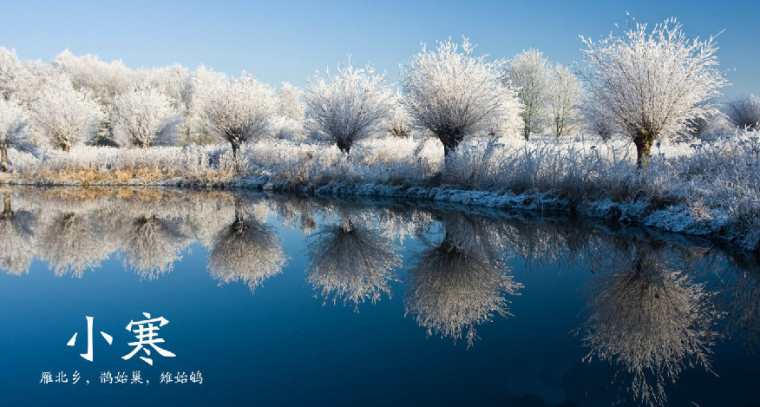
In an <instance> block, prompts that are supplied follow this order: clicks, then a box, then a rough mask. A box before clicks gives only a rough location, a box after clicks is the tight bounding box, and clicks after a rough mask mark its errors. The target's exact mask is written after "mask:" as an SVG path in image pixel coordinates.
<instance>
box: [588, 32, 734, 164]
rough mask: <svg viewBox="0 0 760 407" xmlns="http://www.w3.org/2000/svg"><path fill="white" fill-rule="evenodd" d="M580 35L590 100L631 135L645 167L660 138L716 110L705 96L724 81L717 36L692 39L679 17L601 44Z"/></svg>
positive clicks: (604, 114)
mask: <svg viewBox="0 0 760 407" xmlns="http://www.w3.org/2000/svg"><path fill="white" fill-rule="evenodd" d="M581 38H582V39H583V42H584V43H585V44H586V46H587V47H588V49H586V50H585V51H584V53H583V54H584V59H585V60H586V62H588V64H589V67H590V68H591V69H592V70H591V71H590V72H587V73H586V74H585V79H586V81H587V82H588V86H589V91H590V99H589V101H588V103H592V104H594V105H595V106H594V108H593V109H595V110H597V111H598V112H600V113H601V116H602V117H605V118H607V119H609V120H612V123H613V124H614V126H615V127H617V128H619V129H620V131H623V132H625V133H627V134H628V135H629V136H630V137H631V139H632V140H633V142H634V144H635V145H636V151H637V155H638V159H639V165H640V166H642V167H645V166H646V164H647V162H648V157H649V153H650V151H651V148H652V145H653V144H654V142H655V140H656V139H657V138H659V137H671V136H674V135H676V134H680V133H683V132H685V131H686V130H687V128H688V123H687V120H689V119H695V118H700V117H705V115H706V114H708V113H711V112H713V111H714V110H715V109H714V107H713V106H712V105H711V104H709V103H707V101H708V100H709V99H710V98H712V97H714V96H717V95H718V94H719V92H718V89H719V88H721V87H723V86H724V85H725V84H726V81H725V80H724V79H723V78H722V76H721V73H720V71H719V70H718V69H717V65H718V60H717V56H716V54H715V52H716V51H717V49H718V48H717V46H716V45H715V43H714V41H713V38H710V39H709V40H707V41H699V40H693V41H690V40H688V39H687V38H686V35H685V34H684V33H683V31H682V26H681V24H679V23H677V22H676V21H675V19H669V20H666V21H665V22H664V23H663V24H659V25H657V26H656V27H655V28H654V30H652V31H651V32H647V26H646V25H642V24H637V25H636V26H635V27H633V28H630V29H629V30H627V31H626V32H625V33H624V35H623V37H617V36H615V35H613V34H610V36H609V37H607V38H605V39H603V40H601V41H600V42H598V43H595V42H593V41H592V40H591V39H589V38H585V37H581Z"/></svg>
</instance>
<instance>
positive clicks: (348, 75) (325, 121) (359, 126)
mask: <svg viewBox="0 0 760 407" xmlns="http://www.w3.org/2000/svg"><path fill="white" fill-rule="evenodd" d="M384 83H385V74H375V71H374V68H373V67H371V66H367V67H366V68H365V69H357V68H356V67H354V66H353V65H351V61H350V60H349V62H348V64H347V65H346V66H338V73H337V74H336V75H330V74H329V72H326V73H325V76H320V75H319V73H317V74H316V75H315V76H314V77H313V78H309V85H308V87H307V89H306V93H305V94H304V101H305V103H306V107H307V111H306V129H307V132H308V133H309V134H310V136H311V137H313V138H315V139H317V140H320V141H325V142H329V143H334V144H335V145H337V146H338V148H339V149H340V151H342V152H344V153H346V154H348V153H349V152H350V150H351V147H352V146H353V145H354V143H356V142H357V141H359V140H362V139H365V138H368V137H371V136H374V135H376V134H378V133H380V132H381V129H382V125H383V122H384V121H385V119H387V117H388V115H389V112H390V109H391V100H392V98H393V94H392V93H391V92H390V91H389V90H388V89H387V88H386V87H385V85H384Z"/></svg>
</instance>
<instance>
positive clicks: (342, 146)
mask: <svg viewBox="0 0 760 407" xmlns="http://www.w3.org/2000/svg"><path fill="white" fill-rule="evenodd" d="M335 144H337V145H338V149H339V150H340V151H341V152H343V153H345V154H346V155H348V154H349V152H350V151H351V143H349V142H348V141H346V140H338V141H337V142H336V143H335Z"/></svg>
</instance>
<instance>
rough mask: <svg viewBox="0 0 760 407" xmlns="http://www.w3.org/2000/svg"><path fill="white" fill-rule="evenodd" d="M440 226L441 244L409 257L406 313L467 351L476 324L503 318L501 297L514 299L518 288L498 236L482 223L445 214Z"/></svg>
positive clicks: (505, 301)
mask: <svg viewBox="0 0 760 407" xmlns="http://www.w3.org/2000/svg"><path fill="white" fill-rule="evenodd" d="M442 225H443V228H444V230H445V233H444V234H445V236H444V238H443V240H441V242H440V243H437V244H428V247H427V248H426V249H425V250H423V251H421V252H420V253H418V254H417V255H416V256H415V258H414V266H413V267H412V269H411V270H410V271H409V277H408V283H409V288H408V292H407V297H406V310H407V313H409V314H412V315H414V317H415V319H416V320H417V323H419V324H420V326H422V327H424V328H426V329H427V331H428V334H429V335H433V334H436V335H441V336H445V337H450V338H453V339H454V340H457V339H460V338H462V337H464V338H466V341H467V344H468V346H471V345H472V343H473V340H474V339H475V338H476V332H475V327H476V326H477V325H480V324H483V323H486V322H488V321H490V320H491V319H492V318H493V316H494V314H498V315H501V316H503V317H505V316H507V315H509V312H508V305H509V300H508V299H507V295H517V294H518V291H519V289H520V288H522V284H520V283H517V282H515V281H514V280H513V277H512V275H511V274H510V269H509V267H508V266H507V265H506V262H505V261H504V259H503V254H502V252H501V250H500V249H499V247H498V244H497V242H499V236H498V233H497V232H496V231H495V230H494V229H493V228H490V227H489V226H490V225H489V224H488V223H486V222H484V220H483V219H474V218H472V217H470V216H467V215H464V214H459V213H446V214H444V215H443V216H442Z"/></svg>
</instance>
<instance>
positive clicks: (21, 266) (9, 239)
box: [0, 192, 35, 275]
mask: <svg viewBox="0 0 760 407" xmlns="http://www.w3.org/2000/svg"><path fill="white" fill-rule="evenodd" d="M34 220H35V219H34V215H32V214H31V213H30V212H27V211H15V212H14V211H13V209H12V208H11V196H10V193H8V192H4V193H3V213H2V214H0V236H1V237H2V238H0V268H2V269H4V270H7V271H8V272H9V273H12V274H17V275H20V274H22V273H29V266H30V265H31V264H32V259H33V258H34V233H33V232H32V224H33V223H34Z"/></svg>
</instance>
